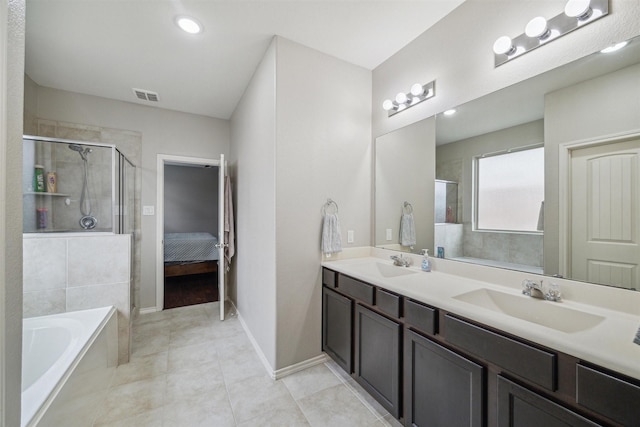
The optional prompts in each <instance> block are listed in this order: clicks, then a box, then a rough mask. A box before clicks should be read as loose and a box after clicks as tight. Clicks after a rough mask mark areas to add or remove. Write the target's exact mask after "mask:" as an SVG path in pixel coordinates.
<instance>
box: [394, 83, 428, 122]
mask: <svg viewBox="0 0 640 427" xmlns="http://www.w3.org/2000/svg"><path fill="white" fill-rule="evenodd" d="M435 94H436V82H435V80H434V81H432V82H429V83H427V84H424V85H422V84H420V83H416V84H414V85H413V86H411V89H410V90H409V92H408V93H404V92H400V93H398V94H397V95H396V97H395V98H394V100H393V101H392V100H391V99H385V100H384V102H383V103H382V108H383V109H384V110H385V111H386V112H387V114H388V117H391V116H393V115H394V114H398V113H399V112H400V111H403V110H406V109H407V108H409V107H413V106H414V105H416V104H419V103H421V102H422V101H425V100H427V99H429V98H433V97H434V96H435Z"/></svg>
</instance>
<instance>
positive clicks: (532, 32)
mask: <svg viewBox="0 0 640 427" xmlns="http://www.w3.org/2000/svg"><path fill="white" fill-rule="evenodd" d="M607 14H609V0H568V1H567V3H566V5H565V8H564V11H563V12H562V13H560V14H558V15H556V16H554V17H553V18H551V19H546V18H544V17H543V16H537V17H535V18H533V19H532V20H530V21H529V23H528V24H527V25H526V26H525V30H524V33H523V34H520V35H519V36H517V37H514V38H511V37H508V36H502V37H500V38H498V39H497V40H496V42H495V43H494V45H493V53H494V61H495V66H496V67H498V66H500V65H502V64H504V63H507V62H509V61H511V60H512V59H514V58H517V57H518V56H520V55H523V54H525V53H527V52H529V51H531V50H533V49H536V48H538V47H540V46H542V45H543V44H546V43H548V42H550V41H552V40H555V39H557V38H559V37H561V36H563V35H565V34H567V33H569V32H571V31H573V30H576V29H578V28H581V27H583V26H584V25H586V24H589V23H591V22H593V21H595V20H597V19H600V18H602V17H603V16H605V15H607Z"/></svg>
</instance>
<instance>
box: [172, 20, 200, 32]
mask: <svg viewBox="0 0 640 427" xmlns="http://www.w3.org/2000/svg"><path fill="white" fill-rule="evenodd" d="M176 24H178V27H180V28H181V29H182V31H185V32H187V33H189V34H198V33H201V32H202V25H200V23H199V22H198V21H196V20H195V19H193V18H189V17H188V16H179V17H177V18H176Z"/></svg>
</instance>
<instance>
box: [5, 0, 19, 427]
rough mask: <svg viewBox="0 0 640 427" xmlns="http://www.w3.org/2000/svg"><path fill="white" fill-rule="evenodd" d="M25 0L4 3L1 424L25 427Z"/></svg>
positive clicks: (12, 0)
mask: <svg viewBox="0 0 640 427" xmlns="http://www.w3.org/2000/svg"><path fill="white" fill-rule="evenodd" d="M24 26H25V2H24V0H10V1H6V0H2V1H1V2H0V96H1V97H2V101H1V103H0V425H2V426H6V427H11V426H18V425H20V400H21V394H20V390H21V387H20V384H21V375H20V373H21V371H22V369H21V366H22V360H21V355H22V250H21V249H22V194H21V193H22V191H21V190H22V184H21V181H22V174H21V165H22V122H23V99H24V89H23V88H24Z"/></svg>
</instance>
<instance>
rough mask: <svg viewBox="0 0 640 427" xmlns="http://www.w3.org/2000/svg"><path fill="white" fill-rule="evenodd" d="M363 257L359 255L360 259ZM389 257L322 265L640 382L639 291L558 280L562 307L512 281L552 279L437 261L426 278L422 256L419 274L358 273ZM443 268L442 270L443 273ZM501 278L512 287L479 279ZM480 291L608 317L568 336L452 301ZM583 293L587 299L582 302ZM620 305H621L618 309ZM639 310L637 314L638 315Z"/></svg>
mask: <svg viewBox="0 0 640 427" xmlns="http://www.w3.org/2000/svg"><path fill="white" fill-rule="evenodd" d="M363 253H364V252H363V251H362V250H361V251H360V255H361V254H363ZM371 254H372V255H374V256H372V255H371ZM390 254H393V252H390V251H384V252H380V250H379V249H372V250H371V251H370V255H368V256H359V257H356V258H347V259H337V260H335V261H327V260H325V261H323V262H322V265H323V266H325V267H327V268H330V269H332V270H335V271H338V272H340V273H344V274H346V275H349V276H351V277H354V278H356V279H360V280H362V281H364V282H367V283H371V284H373V285H376V286H379V287H381V288H384V289H387V290H389V291H392V292H396V293H399V294H402V295H404V296H406V297H409V298H412V299H414V300H417V301H421V302H423V303H425V304H428V305H432V306H434V307H437V308H441V309H443V310H446V311H449V312H451V313H453V314H457V315H460V316H462V317H466V318H468V319H471V320H474V321H477V322H479V323H482V324H485V325H487V326H491V327H494V328H496V329H499V330H502V331H504V332H508V333H510V334H513V335H516V336H519V337H521V338H524V339H526V340H529V341H532V342H535V343H538V344H540V345H543V346H546V347H549V348H552V349H555V350H558V351H560V352H563V353H566V354H569V355H572V356H575V357H577V358H580V359H582V360H585V361H588V362H591V363H594V364H597V365H600V366H603V367H605V368H608V369H611V370H614V371H616V372H620V373H622V374H625V375H628V376H630V377H633V378H636V379H640V345H637V344H634V343H633V338H634V336H635V334H636V331H637V330H638V328H639V327H640V297H639V295H638V294H640V293H639V292H634V291H626V290H621V289H614V288H609V287H606V286H597V285H590V284H585V283H579V282H573V281H568V280H554V281H556V282H559V284H560V286H561V289H562V292H563V300H562V301H561V302H550V301H544V300H541V299H540V300H539V299H533V298H531V297H527V296H524V295H522V292H521V289H520V286H521V285H520V284H521V280H515V283H513V282H514V279H516V278H519V276H522V277H523V278H531V279H538V278H539V277H541V278H542V279H549V278H546V277H544V276H539V277H538V276H536V275H532V274H528V273H516V272H504V273H502V272H501V271H500V270H497V269H491V270H489V273H488V274H482V272H483V270H477V271H479V272H480V274H477V275H473V276H469V275H468V274H467V276H466V277H465V276H463V275H458V274H451V270H452V267H451V265H453V266H454V267H457V268H458V269H460V270H464V271H465V272H466V273H469V268H470V267H468V266H465V265H460V264H448V263H446V262H443V260H438V259H435V260H434V259H432V264H433V265H434V268H433V271H432V272H430V273H426V272H423V271H421V270H420V269H419V265H420V264H419V260H420V257H415V258H414V266H412V267H408V268H409V269H410V270H415V271H416V272H417V274H410V275H404V276H397V277H391V278H384V277H380V276H379V275H375V274H367V273H363V272H362V271H361V270H360V269H359V268H358V265H362V264H367V263H373V262H377V263H385V264H389V265H393V263H392V261H391V260H389V255H390ZM375 255H377V256H375ZM382 255H383V256H382ZM405 255H406V254H405ZM439 267H442V269H440V268H439ZM394 268H406V267H394ZM476 268H480V269H483V268H485V269H486V268H488V267H482V266H478V267H476ZM441 270H442V271H441ZM501 274H504V275H506V276H508V277H507V278H508V279H510V283H509V284H508V285H507V284H505V283H499V282H500V280H491V281H483V280H478V278H481V279H485V278H486V277H499V276H500V275H501ZM472 277H473V278H472ZM495 282H498V283H495ZM482 288H484V289H493V290H496V291H500V292H503V293H508V294H511V295H514V296H517V297H521V298H530V299H531V300H533V301H535V303H536V304H561V305H562V306H563V307H567V308H572V309H575V310H579V311H583V312H587V313H591V314H596V315H600V316H602V317H604V320H603V321H602V322H600V323H599V324H597V325H596V326H594V327H592V328H590V329H586V330H583V331H579V332H571V333H566V332H561V331H559V330H556V329H553V328H549V327H545V326H541V325H538V324H536V323H532V322H529V321H526V320H521V319H519V318H516V317H512V316H509V315H507V314H504V313H500V312H497V311H493V310H490V309H487V308H483V307H480V306H477V305H475V304H471V303H468V302H464V301H460V300H458V299H455V298H454V297H455V296H457V295H460V294H463V293H465V292H469V291H473V290H477V289H482ZM582 294H584V295H585V297H583V298H580V296H581V295H582ZM619 299H624V301H620V304H617V302H615V303H612V301H611V300H619ZM629 300H632V301H629ZM598 301H601V303H598ZM618 305H620V309H619V308H618ZM636 307H637V309H638V310H637V311H634V310H635V309H636Z"/></svg>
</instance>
